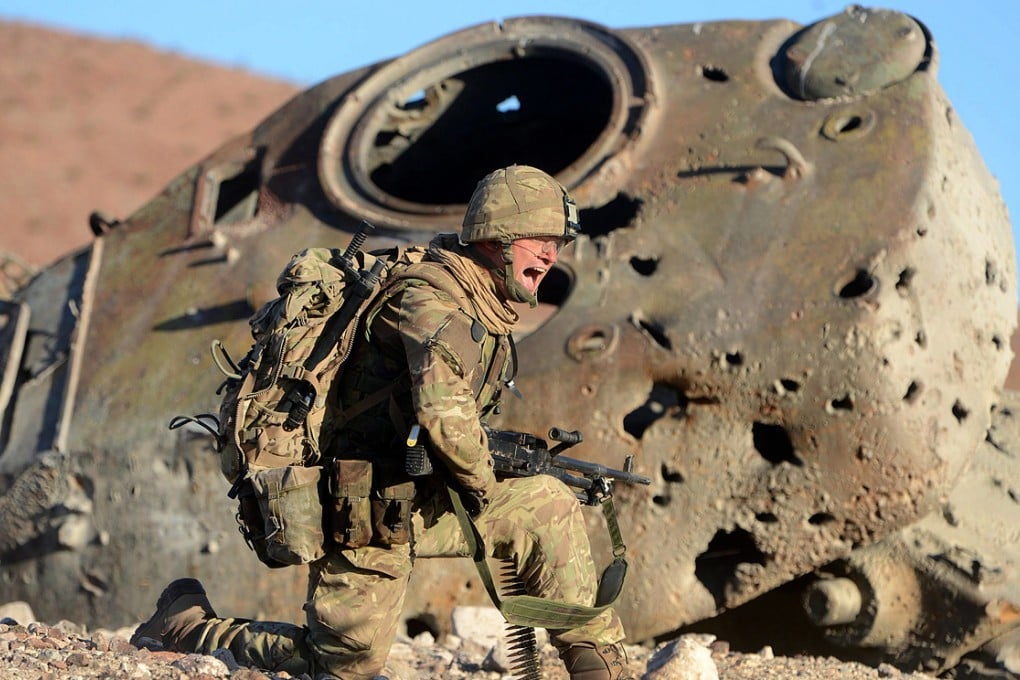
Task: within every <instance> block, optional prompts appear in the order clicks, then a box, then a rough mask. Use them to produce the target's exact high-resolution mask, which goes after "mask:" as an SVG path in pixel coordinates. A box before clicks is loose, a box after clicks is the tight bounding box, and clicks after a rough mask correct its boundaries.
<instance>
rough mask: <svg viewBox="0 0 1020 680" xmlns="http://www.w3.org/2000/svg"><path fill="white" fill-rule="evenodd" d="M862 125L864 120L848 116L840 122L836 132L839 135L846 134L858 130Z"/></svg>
mask: <svg viewBox="0 0 1020 680" xmlns="http://www.w3.org/2000/svg"><path fill="white" fill-rule="evenodd" d="M863 123H864V120H863V119H862V118H861V117H860V116H848V117H847V118H846V119H845V120H843V121H840V124H839V126H838V128H837V130H836V131H837V132H839V133H840V134H847V133H849V132H853V131H854V130H858V129H860V127H861V125H862V124H863Z"/></svg>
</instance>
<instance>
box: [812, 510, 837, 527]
mask: <svg viewBox="0 0 1020 680" xmlns="http://www.w3.org/2000/svg"><path fill="white" fill-rule="evenodd" d="M835 521H836V518H835V517H833V516H832V515H830V514H829V513H827V512H816V513H815V514H813V515H811V516H810V517H808V524H810V525H812V526H816V527H817V526H824V525H826V524H832V523H833V522H835Z"/></svg>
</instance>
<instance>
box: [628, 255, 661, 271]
mask: <svg viewBox="0 0 1020 680" xmlns="http://www.w3.org/2000/svg"><path fill="white" fill-rule="evenodd" d="M630 266H631V267H632V268H633V269H634V271H636V272H637V273H638V274H640V275H641V276H651V275H652V274H654V273H655V270H656V269H658V268H659V258H657V257H648V258H644V257H632V258H630Z"/></svg>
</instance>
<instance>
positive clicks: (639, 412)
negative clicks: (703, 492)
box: [623, 383, 687, 481]
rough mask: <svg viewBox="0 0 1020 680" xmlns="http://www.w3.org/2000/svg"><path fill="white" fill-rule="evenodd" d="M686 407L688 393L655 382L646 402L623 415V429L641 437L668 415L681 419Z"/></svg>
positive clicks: (636, 436)
mask: <svg viewBox="0 0 1020 680" xmlns="http://www.w3.org/2000/svg"><path fill="white" fill-rule="evenodd" d="M686 409H687V396H686V395H684V394H683V393H682V392H680V390H678V389H676V388H675V387H673V386H671V385H666V384H664V383H655V384H654V385H652V390H651V392H649V393H648V398H647V399H646V400H645V403H644V404H642V405H641V406H639V407H637V408H636V409H634V410H633V411H631V412H630V413H628V414H627V415H625V416H624V417H623V429H624V430H626V431H627V434H629V435H630V436H632V437H634V438H635V439H641V437H643V436H644V434H645V430H647V429H648V428H649V427H651V425H652V423H654V422H655V421H657V420H659V419H660V418H666V417H670V418H674V419H677V420H679V419H680V418H683V417H684V413H685V412H686ZM664 474H665V473H664ZM681 481H683V480H682V479H681Z"/></svg>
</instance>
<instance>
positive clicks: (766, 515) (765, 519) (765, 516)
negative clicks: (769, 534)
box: [754, 512, 779, 524]
mask: <svg viewBox="0 0 1020 680" xmlns="http://www.w3.org/2000/svg"><path fill="white" fill-rule="evenodd" d="M754 518H755V519H756V520H757V521H759V522H761V523H762V524H775V523H776V522H778V521H779V518H778V517H776V515H775V514H774V513H771V512H758V513H755V515H754Z"/></svg>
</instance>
